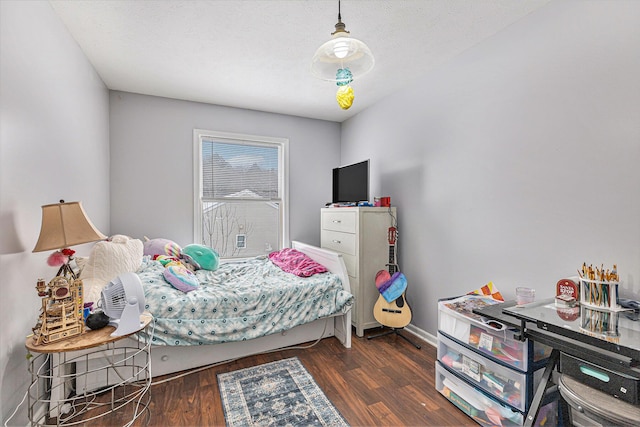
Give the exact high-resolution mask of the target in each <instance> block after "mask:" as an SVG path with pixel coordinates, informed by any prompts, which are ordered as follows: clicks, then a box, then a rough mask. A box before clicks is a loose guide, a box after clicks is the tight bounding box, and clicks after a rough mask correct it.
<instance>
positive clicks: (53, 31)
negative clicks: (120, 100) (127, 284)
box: [0, 0, 109, 425]
mask: <svg viewBox="0 0 640 427" xmlns="http://www.w3.org/2000/svg"><path fill="white" fill-rule="evenodd" d="M0 93H2V96H1V97H0V271H1V272H2V281H1V283H0V286H1V288H2V295H3V297H2V310H0V325H2V327H1V328H0V383H1V384H2V386H1V388H0V414H1V416H2V421H3V423H4V422H5V421H6V419H7V418H8V417H9V415H11V413H12V412H13V410H14V409H15V408H16V407H17V406H18V403H19V402H20V400H21V399H22V396H23V394H24V392H25V390H26V388H27V384H28V382H29V380H30V375H29V374H28V373H27V362H26V360H25V355H26V349H25V347H24V343H25V337H26V336H27V334H29V333H30V332H31V328H32V327H33V326H35V324H36V320H37V317H38V311H39V308H40V299H39V298H38V296H37V294H36V291H35V284H36V280H37V279H38V278H39V277H42V278H45V279H46V280H47V281H48V280H50V279H51V278H53V276H54V275H55V273H56V269H55V268H53V267H49V266H47V263H46V259H47V257H48V256H49V254H50V253H51V252H42V253H36V254H32V253H31V250H32V249H33V247H34V246H35V244H36V241H37V239H38V234H39V232H40V221H41V208H40V206H41V205H44V204H49V203H57V202H58V200H59V199H65V200H66V201H77V200H79V201H81V202H82V204H83V206H84V208H85V210H86V212H87V214H88V215H89V218H91V220H92V221H93V222H94V224H95V225H96V226H97V227H98V229H100V230H101V231H102V232H104V233H109V110H108V102H109V98H108V91H107V89H106V87H105V86H104V84H103V83H102V81H101V80H100V78H99V77H98V75H97V74H96V72H95V71H94V69H93V67H92V66H91V65H90V64H89V62H88V61H87V59H86V57H85V56H84V54H83V53H82V51H81V50H80V48H79V47H78V45H77V44H76V42H75V41H74V40H73V39H72V38H71V36H70V35H69V33H68V32H67V30H66V28H65V27H64V25H63V24H62V22H61V21H60V20H59V19H58V17H57V16H56V15H55V14H54V12H53V10H52V9H51V6H50V5H49V3H48V2H43V1H30V2H14V1H4V0H3V1H0ZM74 249H76V250H77V251H78V252H79V253H80V254H82V253H84V254H87V253H88V245H82V246H76V247H74ZM10 425H27V418H26V405H23V406H22V407H21V408H20V411H19V412H18V413H17V414H16V416H15V417H14V418H13V420H12V421H11V423H10Z"/></svg>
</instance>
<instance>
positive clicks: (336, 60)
mask: <svg viewBox="0 0 640 427" xmlns="http://www.w3.org/2000/svg"><path fill="white" fill-rule="evenodd" d="M336 36H337V37H334V38H332V39H331V40H329V41H328V42H326V43H324V44H323V45H322V46H320V47H319V48H318V50H316V53H315V55H313V59H312V60H311V74H313V75H314V76H315V77H317V78H319V79H322V80H327V81H330V82H335V81H337V78H336V72H337V71H338V69H340V68H345V67H347V68H349V70H350V71H351V74H353V78H354V79H357V78H360V77H362V76H364V75H365V74H367V73H368V72H369V71H371V69H372V68H373V65H374V64H375V60H374V58H373V54H372V53H371V50H369V47H368V46H367V45H366V44H364V43H363V42H361V41H360V40H358V39H354V38H352V37H348V36H345V35H344V33H341V34H336Z"/></svg>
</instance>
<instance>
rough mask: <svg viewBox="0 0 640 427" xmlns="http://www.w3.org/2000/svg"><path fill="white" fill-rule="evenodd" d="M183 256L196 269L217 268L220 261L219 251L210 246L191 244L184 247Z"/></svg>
mask: <svg viewBox="0 0 640 427" xmlns="http://www.w3.org/2000/svg"><path fill="white" fill-rule="evenodd" d="M182 258H183V259H184V260H185V261H186V262H187V263H188V264H191V265H193V266H194V267H195V269H196V270H210V271H213V270H216V269H217V268H218V264H219V262H220V260H219V256H218V253H217V252H216V251H214V250H213V249H211V248H210V247H208V246H204V245H197V244H195V243H194V244H191V245H187V246H185V247H184V248H182Z"/></svg>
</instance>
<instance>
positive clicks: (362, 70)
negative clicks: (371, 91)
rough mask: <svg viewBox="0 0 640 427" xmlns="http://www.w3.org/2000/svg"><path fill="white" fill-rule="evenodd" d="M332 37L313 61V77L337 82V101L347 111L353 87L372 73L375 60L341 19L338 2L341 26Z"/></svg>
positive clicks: (351, 101)
mask: <svg viewBox="0 0 640 427" xmlns="http://www.w3.org/2000/svg"><path fill="white" fill-rule="evenodd" d="M335 28H336V30H335V31H334V32H333V33H331V36H332V38H331V40H329V41H327V42H326V43H324V44H323V45H322V46H320V47H319V48H318V50H317V51H316V53H315V55H313V59H312V60H311V74H313V75H314V76H315V77H317V78H319V79H322V80H326V81H330V82H335V83H336V85H337V86H338V93H337V94H336V100H337V101H338V105H340V108H342V109H344V110H347V109H348V108H349V107H351V105H352V104H353V97H354V96H353V89H352V88H351V86H350V83H351V82H352V81H353V80H354V79H356V78H360V77H362V76H364V75H365V74H366V73H368V72H369V71H371V69H372V68H373V65H374V63H375V60H374V58H373V54H372V53H371V50H370V49H369V47H367V45H366V44H364V43H363V42H361V41H360V40H358V39H356V38H353V37H351V36H350V33H349V31H347V30H346V26H345V24H344V23H343V22H342V16H341V15H340V0H338V23H337V24H336V25H335Z"/></svg>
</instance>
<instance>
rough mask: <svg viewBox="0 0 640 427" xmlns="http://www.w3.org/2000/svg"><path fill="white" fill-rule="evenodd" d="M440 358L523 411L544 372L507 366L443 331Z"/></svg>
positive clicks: (453, 368) (505, 401)
mask: <svg viewBox="0 0 640 427" xmlns="http://www.w3.org/2000/svg"><path fill="white" fill-rule="evenodd" d="M438 360H439V361H440V362H442V364H443V365H445V366H447V367H448V369H449V370H450V371H454V372H456V373H457V374H458V375H459V376H462V377H464V378H466V379H467V380H468V381H470V382H471V383H473V384H474V385H475V386H476V387H480V388H482V389H483V390H485V391H486V392H487V393H489V394H491V395H493V396H495V397H496V398H497V399H498V400H499V401H501V402H503V403H507V404H509V405H511V406H514V407H515V408H517V409H519V410H520V411H523V412H525V411H527V410H528V409H529V405H528V402H529V401H530V398H531V397H532V394H533V390H535V388H536V387H537V385H538V384H539V383H540V378H541V377H542V373H543V369H538V370H537V371H536V372H535V373H533V374H527V373H524V372H521V371H518V370H515V369H510V368H507V367H506V366H503V365H500V364H499V363H496V362H493V361H491V360H490V359H488V358H486V357H484V356H480V355H479V354H477V353H475V352H474V351H472V350H470V349H468V348H466V347H464V346H462V345H461V344H459V343H457V342H455V341H453V340H451V339H449V338H447V337H445V336H444V335H442V334H438ZM529 375H531V376H532V377H533V379H532V381H533V386H532V385H531V384H530V382H528V381H527V377H528V376H529Z"/></svg>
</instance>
